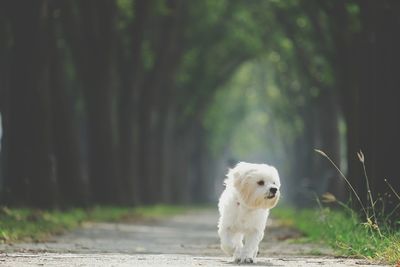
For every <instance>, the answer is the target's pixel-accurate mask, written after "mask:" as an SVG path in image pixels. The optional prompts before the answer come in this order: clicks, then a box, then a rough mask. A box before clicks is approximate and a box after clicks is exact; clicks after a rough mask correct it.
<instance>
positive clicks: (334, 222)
mask: <svg viewBox="0 0 400 267" xmlns="http://www.w3.org/2000/svg"><path fill="white" fill-rule="evenodd" d="M273 215H274V216H276V217H277V218H279V219H281V220H283V222H284V223H285V224H286V225H289V226H290V225H291V226H293V227H295V228H297V229H298V230H300V231H301V232H302V233H304V235H305V236H306V237H305V241H308V242H321V243H325V244H327V245H330V246H331V247H332V248H334V249H335V251H336V252H337V253H338V255H341V256H355V257H365V258H368V259H373V260H377V261H383V262H387V263H391V264H394V263H399V262H400V231H395V230H391V229H390V228H389V227H385V228H384V230H383V229H381V233H382V235H380V234H379V232H378V231H376V230H375V229H373V227H371V225H370V224H368V223H363V222H361V221H360V220H359V218H358V217H357V216H355V213H354V212H351V211H346V212H344V211H336V210H335V211H332V210H330V209H328V208H324V209H320V210H300V211H295V210H293V209H289V208H277V209H275V210H274V212H273ZM302 241H304V240H302Z"/></svg>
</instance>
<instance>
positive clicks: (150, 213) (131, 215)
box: [0, 205, 189, 243]
mask: <svg viewBox="0 0 400 267" xmlns="http://www.w3.org/2000/svg"><path fill="white" fill-rule="evenodd" d="M188 209H189V207H184V206H169V205H155V206H148V207H136V208H128V207H100V206H99V207H94V208H91V209H86V210H85V209H71V210H67V211H46V210H32V209H9V208H7V207H2V208H0V243H12V242H20V241H31V242H32V241H33V242H40V241H45V240H47V239H48V238H49V237H50V236H51V235H54V234H60V233H63V232H65V231H67V230H71V229H74V228H76V227H78V226H79V225H81V224H82V223H83V222H98V221H120V220H137V219H141V218H160V217H164V216H170V215H174V214H178V213H182V212H184V211H187V210H188Z"/></svg>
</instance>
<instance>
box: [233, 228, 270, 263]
mask: <svg viewBox="0 0 400 267" xmlns="http://www.w3.org/2000/svg"><path fill="white" fill-rule="evenodd" d="M263 236H264V233H263V232H262V231H257V230H254V231H251V232H249V233H246V235H245V244H244V246H243V248H242V251H241V253H240V257H239V258H236V259H235V261H236V262H237V263H253V262H254V259H255V257H256V256H257V255H256V254H257V251H258V244H259V243H260V241H261V240H262V238H263Z"/></svg>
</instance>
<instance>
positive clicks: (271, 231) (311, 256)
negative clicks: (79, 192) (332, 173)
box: [0, 210, 379, 267]
mask: <svg viewBox="0 0 400 267" xmlns="http://www.w3.org/2000/svg"><path fill="white" fill-rule="evenodd" d="M216 221H217V213H216V212H215V211H210V210H203V211H194V212H189V213H187V214H183V215H179V216H174V217H171V218H167V219H163V220H158V221H139V222H135V223H95V224H87V225H84V226H83V227H82V228H80V229H77V230H75V231H73V232H70V233H68V234H65V235H62V236H58V237H54V238H53V239H52V240H50V241H49V242H47V243H37V244H15V245H0V251H1V253H0V266H18V267H20V266H182V267H183V266H185V267H186V266H225V267H226V266H233V265H235V264H233V263H232V262H231V261H232V260H231V259H230V258H229V257H227V256H225V255H224V254H223V253H222V252H221V250H220V249H219V243H218V237H217V233H216ZM296 235H298V233H296V232H295V231H293V230H290V229H288V228H285V227H283V226H282V225H278V222H276V221H273V220H270V225H269V227H268V228H267V232H266V235H265V237H264V240H263V242H262V244H261V249H260V255H259V257H258V259H257V263H255V264H253V265H252V266H254V265H255V266H320V265H325V266H371V263H368V262H367V261H365V260H361V259H343V258H335V257H333V256H332V252H331V251H330V250H329V249H327V248H324V247H321V246H320V245H309V244H307V245H305V244H294V243H293V242H291V240H290V239H291V238H293V237H294V236H296ZM241 266H243V265H241ZM374 266H379V265H374Z"/></svg>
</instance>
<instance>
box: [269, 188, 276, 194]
mask: <svg viewBox="0 0 400 267" xmlns="http://www.w3.org/2000/svg"><path fill="white" fill-rule="evenodd" d="M269 191H270V192H271V193H272V194H276V191H278V188H276V187H271V188H270V189H269Z"/></svg>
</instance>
